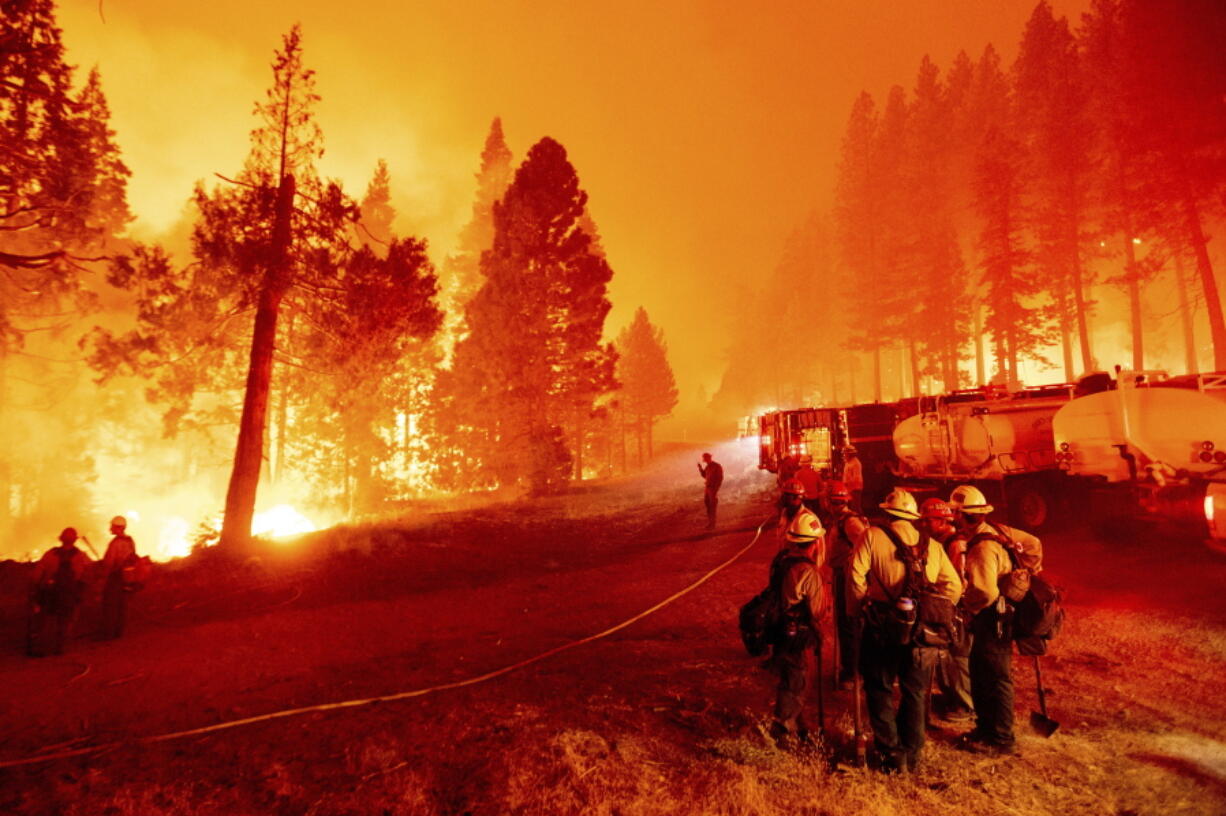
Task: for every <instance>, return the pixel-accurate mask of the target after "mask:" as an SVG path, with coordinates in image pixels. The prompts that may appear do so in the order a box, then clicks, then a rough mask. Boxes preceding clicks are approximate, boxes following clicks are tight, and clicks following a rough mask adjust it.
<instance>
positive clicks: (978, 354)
mask: <svg viewBox="0 0 1226 816" xmlns="http://www.w3.org/2000/svg"><path fill="white" fill-rule="evenodd" d="M971 314H972V315H974V317H973V318H972V320H973V323H974V330H975V385H978V386H980V387H982V386H983V385H984V384H986V383H987V357H986V354H985V353H984V350H983V314H982V312H981V311H980V306H979V301H978V299H976V301H975V305H974V306H972V307H971ZM997 365H998V366H999V365H1000V363H999V362H997Z"/></svg>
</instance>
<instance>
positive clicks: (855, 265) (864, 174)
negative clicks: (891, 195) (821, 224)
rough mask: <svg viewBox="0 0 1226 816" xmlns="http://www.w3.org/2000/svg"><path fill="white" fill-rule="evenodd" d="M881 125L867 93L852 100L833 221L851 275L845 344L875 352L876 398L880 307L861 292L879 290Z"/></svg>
mask: <svg viewBox="0 0 1226 816" xmlns="http://www.w3.org/2000/svg"><path fill="white" fill-rule="evenodd" d="M879 128H880V122H879V117H878V114H877V109H876V104H875V103H874V102H873V98H872V96H870V95H869V94H868V93H867V92H865V93H861V94H860V96H859V97H857V98H856V101H855V104H854V105H853V106H852V109H851V116H850V118H849V120H848V123H847V130H846V133H845V134H844V136H843V146H842V155H841V159H840V161H839V168H838V184H837V187H836V190H835V197H836V204H835V223H836V225H837V230H838V242H839V249H840V256H841V258H842V260H843V266H844V268H845V269H846V270H847V272H848V276H849V279H850V282H849V286H848V288H849V289H850V290H851V293H852V298H851V305H852V309H854V310H855V313H856V319H855V320H854V321H853V324H854V326H855V327H856V328H855V329H854V330H853V333H852V334H850V335H849V336H848V338H847V345H848V347H849V348H852V349H858V350H862V351H867V352H869V353H870V354H872V355H873V399H874V400H876V401H878V402H880V401H881V398H882V387H881V349H882V347H883V345H884V344H885V342H886V337H885V335H884V334H883V333H882V332H880V331H879V327H878V325H877V323H878V317H879V312H878V306H877V304H876V303H875V299H874V298H868V297H863V296H862V295H863V293H865V292H869V291H874V292H875V291H880V288H879V286H878V285H877V284H876V282H875V279H876V277H877V275H878V274H879V273H880V270H881V269H882V267H883V265H884V257H885V256H884V250H885V248H884V244H885V239H884V236H883V234H882V231H883V227H882V221H881V211H882V209H883V204H882V201H881V191H882V187H881V176H880V167H879V166H878V163H877V150H876V144H877V139H878V135H877V134H878V130H879Z"/></svg>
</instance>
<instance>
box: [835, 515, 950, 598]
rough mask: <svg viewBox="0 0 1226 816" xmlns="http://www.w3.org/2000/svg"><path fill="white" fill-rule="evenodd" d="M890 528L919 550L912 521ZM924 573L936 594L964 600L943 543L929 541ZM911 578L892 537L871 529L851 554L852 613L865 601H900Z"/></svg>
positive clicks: (849, 588)
mask: <svg viewBox="0 0 1226 816" xmlns="http://www.w3.org/2000/svg"><path fill="white" fill-rule="evenodd" d="M890 529H892V530H893V531H894V533H895V534H896V535H897V536H898V537H899V538H900V539H902V542H903V544H906V545H907V546H908V547H915V546H917V545H918V544H919V541H920V534H919V530H916V529H915V527H914V526H913V525H911V524H910V523H909V522H906V521H903V520H901V519H898V520H895V521H891V522H890ZM924 574H925V576H926V577H927V578H928V580H929V581H931V582H932V583H933V584H935V585H936V586H935V589H936V591H937V592H938V593H939V594H940V595H941V596H943V597H945V598H948V599H949V602H950V603H955V604H956V603H957V602H958V599H959V598H960V597H962V581H961V580H960V579H959V578H958V573H957V572H955V571H954V565H953V564H951V563H950V561H949V556H948V555H946V554H945V548H944V547H942V546H941V544H940V542H938V541H936V540H934V539H929V540H928V556H927V560H926V562H925V565H924ZM906 577H907V565H906V564H905V563H904V562H902V561H901V560H899V558H898V553H896V552H895V551H894V542H893V541H890V539H889V536H887V535H886V534H885V533H884V532H882V531H881V530H879V529H877V528H876V527H870V528H869V530H868V534H867V535H866V536H865V537H864V538H863V539H861V540H860V543H859V544H858V545H856V549H855V550H854V551H853V552H852V554H851V568H850V569H849V571H848V574H847V583H848V590H849V592H848V593H847V595H848V604H849V606H850V609H848V612H850V613H852V614H855V613H856V612H858V611H859V609H860V607H861V606H862V605H863V603H864V601H865V600H866V599H867V600H869V601H890V600H894V599H897V598H898V596H899V594H901V592H902V585H903V581H904V580H905V579H906Z"/></svg>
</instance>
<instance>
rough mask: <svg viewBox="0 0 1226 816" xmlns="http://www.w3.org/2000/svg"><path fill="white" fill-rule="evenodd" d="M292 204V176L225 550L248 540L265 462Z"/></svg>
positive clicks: (285, 181)
mask: <svg viewBox="0 0 1226 816" xmlns="http://www.w3.org/2000/svg"><path fill="white" fill-rule="evenodd" d="M293 205H294V177H293V176H292V175H290V174H288V173H287V174H285V175H283V176H282V177H281V184H280V187H279V188H278V190H277V208H276V214H275V217H274V220H273V230H272V242H271V247H270V249H271V251H270V253H269V262H268V268H267V269H266V270H265V272H264V286H263V288H262V289H261V290H260V296H259V301H258V304H257V306H256V312H255V330H254V333H253V335H252V338H251V358H250V362H249V364H248V367H247V388H246V391H245V393H244V395H243V415H242V419H241V420H240V421H239V428H238V446H237V449H236V450H235V453H234V470H233V471H231V474H230V487H229V489H228V490H227V491H226V515H225V520H224V521H223V522H222V528H221V542H220V543H221V544H223V545H229V546H237V545H241V544H243V543H244V542H246V541H248V540H249V539H250V538H251V519H252V516H254V515H255V496H256V491H257V490H258V489H259V485H260V469H261V467H262V466H263V462H264V429H265V428H266V427H267V425H268V388H269V384H270V383H271V382H272V363H273V352H274V350H275V349H276V344H277V312H278V311H279V310H280V308H281V300H282V298H284V297H285V291H286V289H287V288H288V284H289V269H288V266H289V243H290V216H291V214H292V211H293Z"/></svg>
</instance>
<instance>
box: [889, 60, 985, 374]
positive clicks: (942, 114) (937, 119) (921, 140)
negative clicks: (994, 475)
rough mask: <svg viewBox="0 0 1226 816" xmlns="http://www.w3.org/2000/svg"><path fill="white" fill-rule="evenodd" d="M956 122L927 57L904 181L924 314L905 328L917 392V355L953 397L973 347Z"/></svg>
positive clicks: (915, 99) (915, 289)
mask: <svg viewBox="0 0 1226 816" xmlns="http://www.w3.org/2000/svg"><path fill="white" fill-rule="evenodd" d="M951 118H952V112H951V101H950V99H949V97H948V95H947V93H946V90H945V88H944V87H943V86H942V84H941V82H940V72H939V70H938V69H937V67H936V65H935V64H934V63H933V62H932V61H931V60H930V59H929V58H928V57H927V56H925V57H924V59H923V60H922V62H921V63H920V68H919V74H918V77H917V79H916V85H915V91H914V93H913V94H912V101H911V104H910V109H909V111H908V115H907V130H906V142H905V144H906V152H905V164H904V172H903V173H902V176H901V179H900V182H901V183H902V184H903V187H904V189H903V196H904V200H905V201H906V204H905V208H904V209H905V213H906V216H907V217H906V220H905V221H904V225H905V229H906V233H907V237H906V245H907V247H908V252H907V256H908V258H909V259H910V263H911V267H912V269H913V270H914V271H913V274H912V275H910V276H909V277H910V281H911V284H910V287H909V288H910V290H911V294H912V299H913V301H914V302H915V303H916V304H917V305H918V307H919V308H918V309H915V310H913V311H911V312H909V313H904V315H903V321H902V323H901V326H900V328H901V333H902V334H903V336H904V338H905V340H906V342H907V344H908V346H909V348H910V350H911V360H912V378H913V380H914V381H915V382H916V384H917V390H918V379H919V374H920V371H921V370H920V365H919V360H918V359H917V353H918V352H922V353H923V355H924V363H925V364H924V366H923V369H922V372H923V373H925V374H931V375H936V376H939V377H940V378H941V380H942V381H943V383H944V387H945V389H946V390H953V389H956V388H957V387H958V386H959V384H960V382H959V376H960V375H959V371H958V367H959V362H960V360H961V358H962V351H961V349H962V347H963V345H965V344H966V343H967V342H968V341H969V339H970V332H969V326H968V323H969V321H968V319H967V315H966V310H965V308H964V306H963V304H964V302H965V300H966V288H967V274H966V267H965V265H964V264H963V262H962V253H961V250H960V247H959V245H958V241H957V236H956V232H955V226H954V224H955V218H954V196H953V189H952V187H951V176H952V167H953V155H952V153H953V151H952V150H951V148H950V144H949V125H950V120H951Z"/></svg>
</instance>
